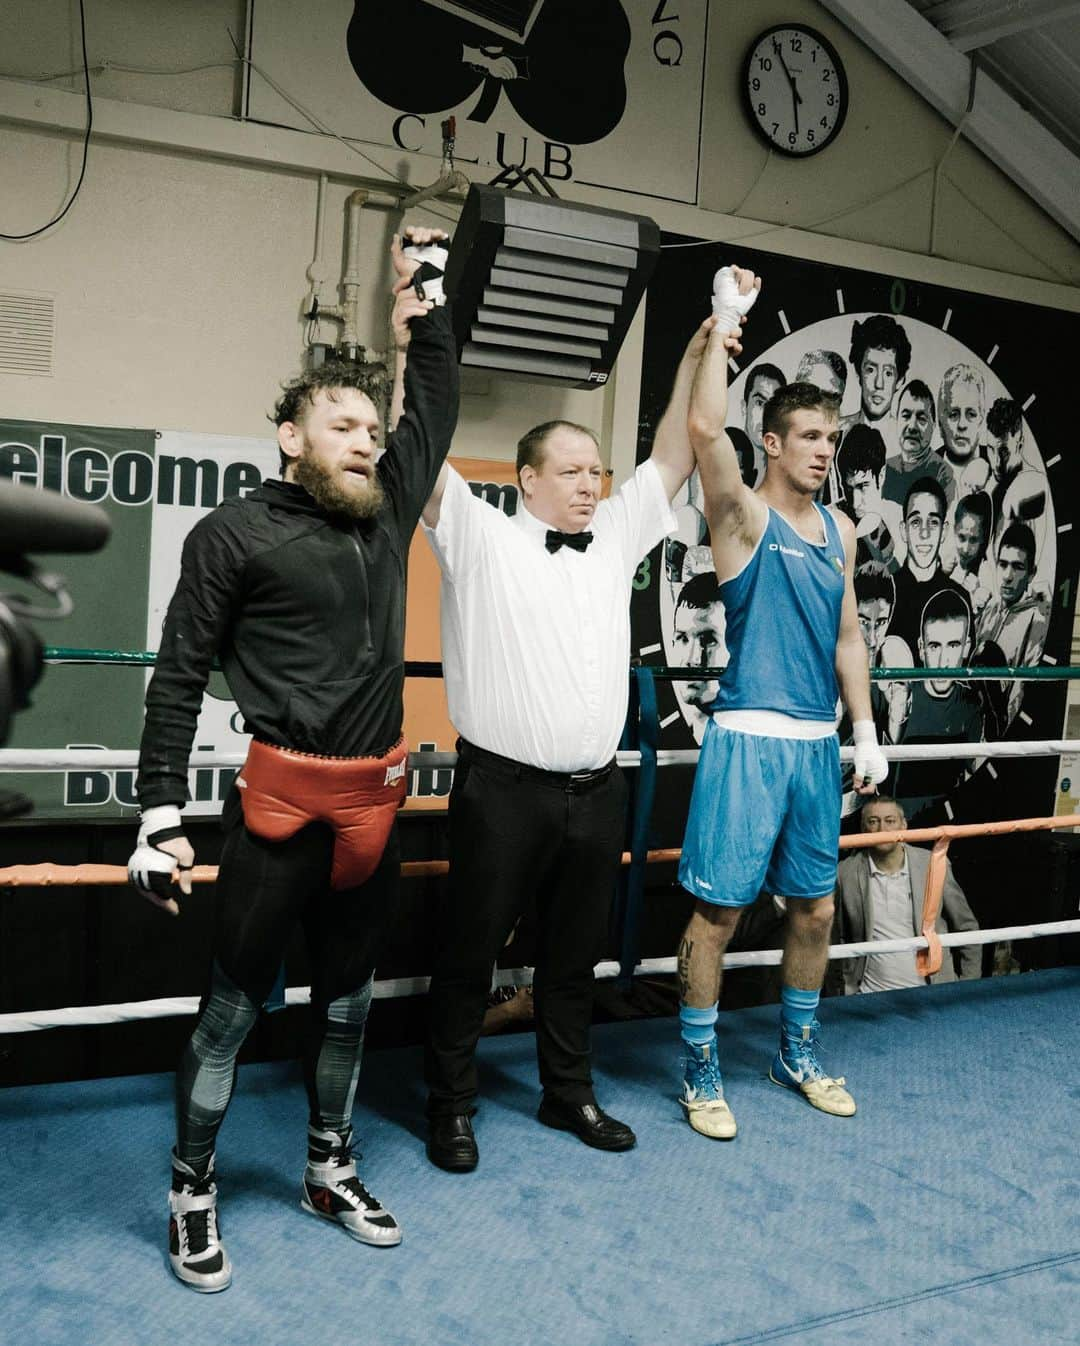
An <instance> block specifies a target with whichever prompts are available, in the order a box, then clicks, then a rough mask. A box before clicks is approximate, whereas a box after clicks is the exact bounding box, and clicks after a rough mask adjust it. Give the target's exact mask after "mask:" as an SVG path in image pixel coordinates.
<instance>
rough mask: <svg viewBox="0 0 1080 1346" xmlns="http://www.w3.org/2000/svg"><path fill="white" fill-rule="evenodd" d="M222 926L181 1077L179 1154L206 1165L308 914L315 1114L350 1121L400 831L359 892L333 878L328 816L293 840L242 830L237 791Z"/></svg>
mask: <svg viewBox="0 0 1080 1346" xmlns="http://www.w3.org/2000/svg"><path fill="white" fill-rule="evenodd" d="M222 824H223V826H224V828H225V831H226V838H225V845H224V848H223V850H222V854H221V865H220V869H219V872H218V880H217V928H216V935H215V949H214V966H213V971H212V976H211V984H210V989H209V991H208V992H207V994H206V995H205V996H204V998H203V1003H202V1006H201V1009H200V1014H199V1019H198V1022H197V1024H196V1026H195V1031H194V1033H193V1034H192V1037H191V1041H190V1042H189V1043H188V1045H187V1047H186V1049H185V1051H184V1054H183V1056H182V1058H181V1061H180V1066H179V1069H178V1071H177V1076H176V1118H177V1143H176V1152H177V1155H178V1157H179V1158H180V1159H182V1160H183V1161H184V1162H185V1163H187V1164H189V1165H191V1166H192V1167H193V1168H196V1170H199V1169H201V1168H205V1165H206V1164H207V1163H208V1162H209V1159H210V1156H211V1154H212V1153H213V1150H214V1143H215V1139H216V1137H217V1132H218V1128H219V1127H220V1125H221V1122H222V1119H223V1118H224V1116H225V1110H226V1108H227V1107H228V1104H229V1098H230V1095H231V1093H232V1085H233V1080H234V1077H235V1072H236V1057H237V1054H238V1052H239V1051H240V1047H241V1045H242V1044H243V1041H244V1039H245V1037H246V1036H247V1034H248V1032H249V1031H250V1029H251V1027H252V1025H253V1024H254V1022H255V1019H256V1017H257V1015H258V1010H259V1006H260V1005H261V1004H262V1003H263V1001H264V1000H265V999H266V997H267V995H268V994H269V992H270V990H271V989H272V987H273V985H274V981H275V979H276V977H277V974H278V969H279V968H280V966H281V961H282V958H283V956H284V953H285V948H286V945H287V943H288V940H289V936H290V935H291V933H292V929H293V926H294V925H295V923H296V922H297V921H300V922H301V924H302V926H303V930H304V937H305V940H306V943H307V950H308V959H309V962H310V965H311V1028H310V1032H309V1034H308V1039H307V1043H306V1048H305V1053H304V1082H305V1085H306V1087H307V1093H308V1103H309V1107H310V1121H311V1124H312V1125H313V1126H315V1127H318V1128H319V1129H320V1130H324V1131H325V1130H337V1131H343V1130H345V1129H346V1128H347V1127H348V1124H349V1118H350V1115H351V1112H352V1100H353V1094H354V1092H355V1088H356V1078H357V1074H358V1071H359V1066H360V1055H361V1052H362V1050H363V1042H364V1025H365V1022H366V1019H367V1007H368V1003H369V1002H370V997H371V987H370V982H371V980H372V977H373V975H374V971H375V952H376V946H377V943H378V940H379V937H380V935H381V933H382V928H383V922H384V920H385V918H386V916H387V915H388V913H389V911H390V909H391V906H392V904H393V902H394V900H395V898H396V895H397V888H398V875H399V870H400V849H399V845H398V837H397V828H396V826H395V829H394V831H393V832H392V833H391V837H390V841H389V843H388V845H387V847H386V850H385V852H384V853H383V857H382V860H381V861H380V863H379V867H378V869H376V871H375V873H374V874H373V875H372V876H371V878H370V879H368V881H367V882H366V883H365V884H363V885H362V886H361V887H359V888H351V889H347V890H345V891H342V892H331V891H330V889H329V886H328V880H329V874H330V862H331V852H332V849H333V833H332V832H331V831H330V829H329V828H328V827H326V826H324V825H322V824H319V823H312V824H309V825H308V826H307V827H305V828H304V829H303V830H302V831H301V832H299V833H298V834H297V835H296V836H295V837H292V838H291V839H290V840H288V841H283V842H269V841H263V840H262V839H261V838H260V837H257V836H255V835H253V834H252V833H251V832H249V831H248V830H247V828H246V827H245V826H244V822H243V816H242V813H241V810H240V805H239V797H238V795H237V792H236V790H235V789H234V790H233V792H232V794H231V795H230V797H229V800H228V801H227V803H226V806H225V811H224V814H223V817H222Z"/></svg>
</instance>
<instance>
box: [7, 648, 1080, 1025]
mask: <svg viewBox="0 0 1080 1346" xmlns="http://www.w3.org/2000/svg"><path fill="white" fill-rule="evenodd" d="M45 655H46V660H47V661H48V662H50V663H68V664H100V663H112V664H120V665H129V666H130V665H134V666H144V667H145V666H149V665H152V664H153V663H155V662H156V656H155V655H154V654H153V653H152V652H151V651H117V650H77V649H68V648H62V647H54V648H50V649H48V650H46V652H45ZM631 671H632V673H633V677H632V680H631V686H632V696H631V705H630V710H629V714H628V718H627V732H626V734H624V738H623V744H622V745H621V747H620V751H619V752H618V753H617V760H618V762H619V764H620V765H621V766H625V767H630V768H636V769H637V771H636V774H637V777H638V780H639V781H643V782H644V789H643V790H641V791H640V793H638V797H637V798H636V799H635V801H634V806H633V808H632V811H631V823H632V828H631V832H632V836H631V848H630V850H629V851H626V852H624V853H623V856H622V864H623V866H624V868H625V869H627V870H628V871H629V876H630V877H629V880H628V881H627V883H626V884H625V885H624V888H623V892H622V894H621V898H622V901H621V903H620V905H621V913H620V914H621V917H622V919H621V921H620V922H619V924H620V925H621V926H622V931H623V956H622V958H621V960H620V961H618V962H615V961H605V962H602V963H599V964H597V966H596V969H595V973H596V976H597V978H600V979H604V978H611V977H623V978H627V977H629V976H640V975H649V974H650V973H652V974H661V973H663V974H667V973H671V972H674V971H675V970H676V960H675V959H674V958H653V959H644V960H639V959H638V958H637V957H636V953H633V950H634V946H635V943H636V928H635V927H636V918H637V915H638V912H639V909H640V898H641V894H642V890H643V874H644V868H645V866H646V865H648V864H658V863H671V862H674V861H677V860H678V858H679V856H680V854H681V852H680V850H679V849H677V848H664V849H653V850H648V849H646V847H645V838H646V836H647V828H648V823H649V820H650V819H651V814H652V799H653V789H654V786H655V773H656V770H657V768H658V767H659V766H661V765H665V766H666V765H692V764H694V763H696V762H697V760H698V756H699V752H698V750H697V749H696V748H691V749H659V748H658V747H657V745H656V740H657V737H658V731H659V724H658V715H657V706H656V695H655V679H657V678H659V679H663V680H680V679H686V678H688V677H692V678H694V679H700V678H702V677H708V676H710V675H713V676H719V675H720V674H721V673H722V672H723V670H722V669H693V670H687V669H685V668H666V667H665V668H649V667H643V666H639V667H635V668H634V669H632V670H631ZM441 672H442V670H441V666H440V665H439V664H438V663H435V662H409V663H407V664H406V674H407V676H417V677H438V676H440V675H441ZM871 676H872V677H873V678H874V679H875V680H879V681H881V680H890V679H891V680H906V681H912V680H918V679H924V680H925V679H927V678H931V677H933V678H934V679H945V678H953V679H956V680H961V679H988V678H995V679H1003V678H1011V679H1014V680H1020V681H1027V680H1040V679H1042V680H1069V679H1075V678H1080V668H1073V667H1060V668H1059V667H1056V666H1054V667H1043V666H1040V667H1031V668H1027V667H1024V668H1022V669H1015V668H982V667H979V668H955V669H952V668H950V669H932V670H928V669H925V668H919V669H909V668H905V669H891V668H884V669H874V670H872V671H871ZM635 739H636V740H637V743H636V746H632V745H633V741H634V740H635ZM884 751H885V755H886V757H887V758H888V760H890V761H920V760H929V759H938V760H941V759H948V758H953V759H957V758H968V759H975V758H978V759H982V760H986V759H990V758H994V757H1035V756H1057V755H1059V754H1061V753H1069V752H1077V751H1080V742H1076V741H1071V740H1067V739H1038V740H1010V741H1005V742H996V743H977V744H975V743H972V744H949V743H945V744H919V745H910V746H904V745H889V746H886V747H885V749H884ZM853 755H854V749H853V748H851V747H847V748H842V749H841V750H840V756H841V760H842V761H850V760H851V759H852V757H853ZM244 760H245V754H244V753H200V754H199V757H198V759H195V758H193V759H192V760H191V761H190V763H189V765H190V766H191V767H192V768H196V767H207V766H222V767H236V768H240V767H241V766H242V765H243V763H244ZM456 760H457V754H456V753H453V752H424V753H410V755H409V767H410V769H412V768H415V767H420V766H425V767H449V766H453V765H454V763H455V762H456ZM137 765H138V753H136V752H130V751H127V752H125V751H109V750H97V749H91V750H87V749H37V750H33V749H4V750H0V773H2V772H3V771H23V772H26V771H29V772H50V771H63V770H80V769H91V770H94V769H97V770H100V769H105V770H134V769H135V768H136V767H137ZM1076 826H1080V815H1069V816H1066V817H1058V818H1022V819H1012V820H1005V821H999V822H993V823H967V824H951V825H947V826H943V827H936V828H909V829H906V830H904V831H899V832H876V833H860V834H858V835H852V836H846V837H841V838H840V848H841V849H842V850H846V849H854V848H859V847H867V846H874V845H882V844H891V843H893V842H896V841H914V842H919V841H932V842H933V847H932V850H931V857H930V865H929V869H928V873H927V881H926V890H925V893H924V897H923V919H922V934H921V935H916V936H913V937H911V938H907V939H901V940H885V941H880V940H879V941H865V942H863V943H860V944H844V945H833V946H831V947H830V949H829V957H830V958H831V959H832V958H848V957H854V956H857V955H861V954H867V953H892V952H905V951H909V950H910V951H914V952H915V955H916V967H917V969H918V971H919V973H920V974H921V975H923V976H930V975H932V974H933V973H935V972H937V971H938V969H939V968H940V967H941V962H942V958H943V950H944V949H945V948H948V947H950V946H954V945H955V946H967V945H975V944H988V943H996V942H997V941H998V940H1005V939H1027V938H1035V937H1038V936H1044V935H1055V934H1072V933H1077V932H1080V919H1077V920H1065V921H1054V922H1045V923H1042V924H1037V925H1030V924H1029V925H1021V926H1009V927H1001V928H999V929H995V930H975V931H963V932H957V933H955V934H939V933H938V932H937V930H936V929H935V924H936V921H937V918H938V915H939V914H940V909H941V894H942V889H943V885H944V880H945V866H946V859H947V853H948V848H949V845H950V843H951V842H952V841H953V840H955V839H957V838H963V837H974V836H991V835H1002V834H1006V833H1015V832H1030V831H1048V830H1054V829H1058V828H1066V827H1076ZM401 872H402V876H403V877H409V878H420V877H437V876H440V875H444V874H446V873H448V872H449V863H448V862H447V861H445V860H419V861H405V862H403V863H402V866H401ZM216 877H217V869H216V867H214V866H210V865H198V866H196V867H195V869H194V870H193V871H192V881H193V882H195V883H212V882H213V881H214V880H215V879H216ZM635 880H636V883H635ZM126 883H127V873H126V870H125V869H124V867H123V866H120V865H90V864H86V865H52V864H49V863H47V862H46V863H44V864H38V865H13V866H9V867H7V868H0V887H10V888H17V887H48V886H60V885H63V886H72V887H98V886H118V887H122V886H125V885H126ZM635 887H636V890H637V891H636V892H635V891H634V889H635ZM635 898H636V899H637V908H636V909H635V906H634V902H633V899H635ZM782 957H783V953H782V950H780V949H764V950H750V951H745V952H742V953H734V954H727V955H725V958H724V966H725V967H726V968H740V967H753V966H767V965H775V964H778V963H779V962H780V961H781V959H782ZM496 981H497V983H498V984H500V985H510V984H517V985H522V984H528V983H529V982H530V981H531V972H530V970H529V969H524V968H516V969H501V970H499V971H498V972H497V974H496ZM427 986H428V979H427V978H426V977H412V978H397V979H393V980H388V981H381V982H376V984H375V995H376V997H378V998H380V999H388V998H397V997H403V996H411V995H420V994H423V993H424V992H426V990H427ZM309 1000H310V988H308V987H293V988H289V989H286V990H285V993H284V1003H285V1005H299V1004H306V1003H308V1002H309ZM198 1005H199V1000H198V997H172V998H167V999H161V1000H148V1001H134V1002H129V1003H126V1004H121V1005H98V1006H81V1007H69V1008H65V1009H54V1010H41V1011H20V1012H16V1013H14V1014H7V1015H0V1033H11V1032H33V1031H37V1030H41V1029H46V1028H53V1027H61V1026H88V1025H92V1024H107V1023H119V1022H127V1021H130V1020H132V1019H143V1018H163V1017H175V1016H180V1015H185V1014H194V1013H195V1012H197V1009H198Z"/></svg>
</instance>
